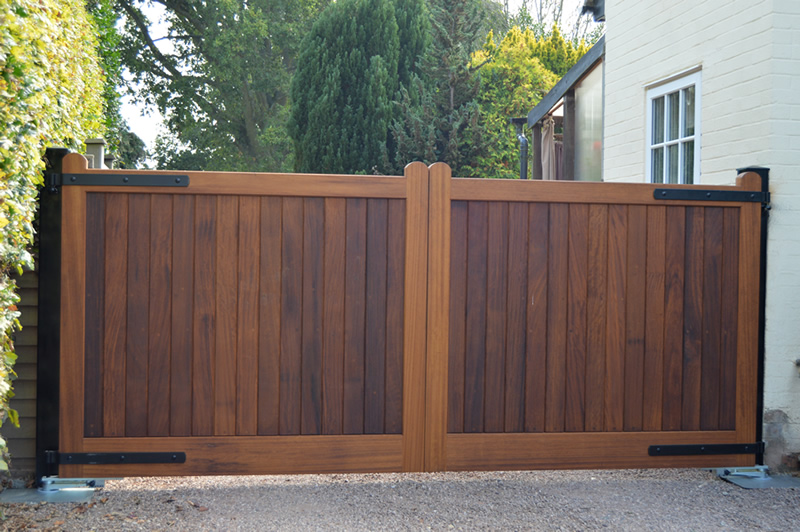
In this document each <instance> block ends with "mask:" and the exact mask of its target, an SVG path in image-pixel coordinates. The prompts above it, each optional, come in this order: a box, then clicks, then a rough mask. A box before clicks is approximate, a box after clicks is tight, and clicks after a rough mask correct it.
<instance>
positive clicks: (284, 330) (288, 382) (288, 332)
mask: <svg viewBox="0 0 800 532" xmlns="http://www.w3.org/2000/svg"><path fill="white" fill-rule="evenodd" d="M281 244H282V249H281V257H282V264H281V355H280V394H279V395H280V410H279V414H280V430H279V434H282V435H295V434H300V433H301V427H300V422H301V417H300V408H301V406H300V405H301V400H302V390H301V377H302V376H301V373H300V372H301V357H300V353H301V349H302V345H303V338H302V327H303V315H302V302H303V200H302V199H301V198H285V199H284V200H283V220H282V242H281Z"/></svg>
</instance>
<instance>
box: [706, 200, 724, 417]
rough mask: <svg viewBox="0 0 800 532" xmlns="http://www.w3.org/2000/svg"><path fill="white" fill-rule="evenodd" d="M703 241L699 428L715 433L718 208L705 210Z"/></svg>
mask: <svg viewBox="0 0 800 532" xmlns="http://www.w3.org/2000/svg"><path fill="white" fill-rule="evenodd" d="M704 225H705V234H704V239H703V240H704V242H703V336H702V341H703V344H702V352H701V361H700V365H701V368H702V369H701V375H700V429H701V430H718V429H719V412H720V371H721V366H720V348H721V342H722V332H721V330H720V328H721V326H722V306H721V305H722V275H723V269H722V235H723V229H724V225H725V219H724V216H723V211H722V208H721V207H714V208H712V207H707V208H706V209H705V224H704Z"/></svg>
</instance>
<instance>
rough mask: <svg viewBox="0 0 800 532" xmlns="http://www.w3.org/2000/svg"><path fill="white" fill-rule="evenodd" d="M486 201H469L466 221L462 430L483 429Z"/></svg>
mask: <svg viewBox="0 0 800 532" xmlns="http://www.w3.org/2000/svg"><path fill="white" fill-rule="evenodd" d="M487 214H488V204H487V203H486V202H482V201H473V202H470V204H469V213H468V220H467V234H468V236H467V239H468V240H467V345H466V349H467V351H466V357H465V362H464V432H483V430H484V426H483V420H484V417H483V412H484V393H485V389H486V384H485V381H484V376H485V367H486V281H487V279H486V275H487V271H486V260H487V237H488V234H487V229H488V223H487Z"/></svg>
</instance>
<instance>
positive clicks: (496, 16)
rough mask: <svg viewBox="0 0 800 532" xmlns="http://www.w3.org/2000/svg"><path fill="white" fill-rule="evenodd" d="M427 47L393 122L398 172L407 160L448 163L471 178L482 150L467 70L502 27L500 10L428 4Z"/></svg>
mask: <svg viewBox="0 0 800 532" xmlns="http://www.w3.org/2000/svg"><path fill="white" fill-rule="evenodd" d="M429 8H430V11H431V34H432V36H431V46H430V48H429V49H428V50H427V53H426V54H425V56H424V57H423V59H422V61H421V62H420V77H419V79H416V80H414V81H413V82H412V84H411V86H408V87H406V88H404V90H402V91H401V97H400V98H399V99H398V103H397V106H398V112H397V113H396V118H395V119H394V121H393V122H392V125H391V129H392V137H393V139H394V141H395V142H396V144H397V154H396V156H395V162H396V165H397V167H398V168H402V167H403V165H405V164H406V163H408V162H410V161H414V160H419V161H424V162H426V163H432V162H435V161H444V162H447V163H448V164H449V165H450V166H451V167H452V168H453V170H454V172H455V173H456V175H460V176H471V175H473V173H474V167H475V165H476V164H477V157H478V155H479V154H480V153H481V151H482V150H483V148H484V141H483V139H482V137H481V130H480V129H479V128H478V127H477V126H478V121H479V106H478V103H477V97H478V91H479V88H480V79H479V77H478V75H477V73H476V68H475V67H474V66H471V65H470V57H471V54H472V53H473V52H474V51H475V50H478V49H480V47H481V45H482V44H483V41H484V38H485V36H486V34H487V33H488V32H489V31H491V29H492V28H502V27H503V25H504V21H503V20H502V12H501V11H500V5H499V4H496V3H494V2H487V1H485V0H467V1H463V0H431V1H430V2H429Z"/></svg>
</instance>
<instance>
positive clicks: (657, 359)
mask: <svg viewBox="0 0 800 532" xmlns="http://www.w3.org/2000/svg"><path fill="white" fill-rule="evenodd" d="M666 224H667V211H666V207H656V206H653V207H647V290H646V294H645V299H646V305H647V309H646V311H645V316H646V322H645V351H644V382H645V386H644V403H643V406H642V430H661V423H662V405H663V398H664V286H665V265H666V253H667V250H666Z"/></svg>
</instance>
